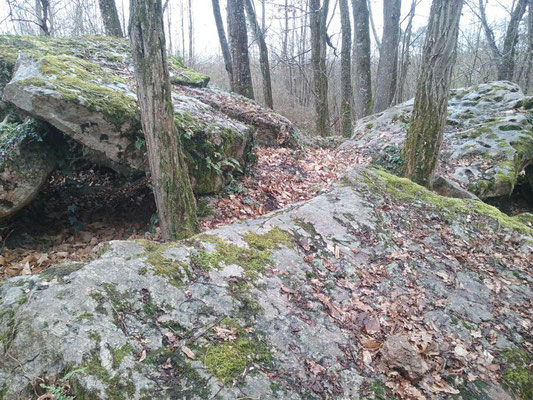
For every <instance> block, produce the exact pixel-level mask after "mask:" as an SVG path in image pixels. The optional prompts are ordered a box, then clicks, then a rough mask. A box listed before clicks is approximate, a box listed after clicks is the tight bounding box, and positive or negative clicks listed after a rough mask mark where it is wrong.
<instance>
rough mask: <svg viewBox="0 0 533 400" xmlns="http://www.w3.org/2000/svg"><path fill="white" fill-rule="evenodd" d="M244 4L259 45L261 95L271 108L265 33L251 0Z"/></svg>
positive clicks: (271, 99)
mask: <svg viewBox="0 0 533 400" xmlns="http://www.w3.org/2000/svg"><path fill="white" fill-rule="evenodd" d="M244 6H245V7H246V14H248V20H249V21H250V26H251V27H252V31H253V32H254V37H255V40H256V41H257V45H258V46H259V65H260V66H261V76H262V78H263V96H264V97H265V104H266V106H267V107H268V108H271V109H273V108H274V99H273V97H272V79H271V78H270V63H269V60H268V47H267V45H266V41H265V34H264V32H263V31H262V30H261V27H260V26H259V23H258V22H257V16H256V13H255V10H254V6H253V4H252V0H244Z"/></svg>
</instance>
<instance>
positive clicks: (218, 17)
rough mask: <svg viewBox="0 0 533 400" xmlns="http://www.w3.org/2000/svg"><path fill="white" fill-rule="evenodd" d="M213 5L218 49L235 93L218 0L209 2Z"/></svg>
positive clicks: (229, 55) (229, 54)
mask: <svg viewBox="0 0 533 400" xmlns="http://www.w3.org/2000/svg"><path fill="white" fill-rule="evenodd" d="M211 3H212V4H213V16H214V17H215V23H216V25H217V33H218V40H219V42H220V49H221V50H222V57H224V67H225V68H226V72H227V73H228V79H229V84H230V88H231V90H232V91H235V87H234V84H233V67H232V63H231V53H230V50H229V45H228V40H227V39H226V31H225V30H224V23H223V22H222V14H221V13H220V3H219V1H218V0H211Z"/></svg>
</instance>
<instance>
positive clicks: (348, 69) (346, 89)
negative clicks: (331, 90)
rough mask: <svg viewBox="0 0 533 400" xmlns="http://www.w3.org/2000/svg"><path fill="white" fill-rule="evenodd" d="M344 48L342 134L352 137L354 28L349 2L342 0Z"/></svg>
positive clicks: (342, 62) (342, 65) (342, 54)
mask: <svg viewBox="0 0 533 400" xmlns="http://www.w3.org/2000/svg"><path fill="white" fill-rule="evenodd" d="M339 10H340V14H341V29H342V47H341V113H342V116H341V132H342V135H343V136H345V137H350V136H352V104H353V88H352V27H351V23H350V6H349V5H348V0H340V2H339Z"/></svg>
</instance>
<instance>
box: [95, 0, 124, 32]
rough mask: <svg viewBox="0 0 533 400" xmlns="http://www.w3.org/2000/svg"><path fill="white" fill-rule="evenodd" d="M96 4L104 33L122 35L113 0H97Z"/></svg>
mask: <svg viewBox="0 0 533 400" xmlns="http://www.w3.org/2000/svg"><path fill="white" fill-rule="evenodd" d="M98 5H99V6H100V14H102V20H103V21H104V28H105V34H106V35H107V36H116V37H123V36H124V34H123V33H122V27H121V26H120V19H119V17H118V12H117V6H116V4H115V0H98Z"/></svg>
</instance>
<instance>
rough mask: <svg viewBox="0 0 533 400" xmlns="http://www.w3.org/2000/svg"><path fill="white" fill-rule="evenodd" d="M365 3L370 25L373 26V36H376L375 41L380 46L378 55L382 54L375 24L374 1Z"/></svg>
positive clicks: (368, 0)
mask: <svg viewBox="0 0 533 400" xmlns="http://www.w3.org/2000/svg"><path fill="white" fill-rule="evenodd" d="M385 1H389V0H385ZM365 3H366V5H367V6H368V18H369V19H370V25H371V26H372V35H373V36H374V40H375V41H376V44H377V46H378V53H381V40H379V36H378V31H377V30H376V24H375V23H374V15H373V14H372V0H365Z"/></svg>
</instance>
